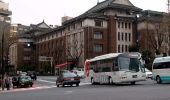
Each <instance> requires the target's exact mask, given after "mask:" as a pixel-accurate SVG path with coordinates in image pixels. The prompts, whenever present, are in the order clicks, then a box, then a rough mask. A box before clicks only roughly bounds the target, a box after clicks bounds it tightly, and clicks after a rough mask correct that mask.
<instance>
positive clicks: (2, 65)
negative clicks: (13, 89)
mask: <svg viewBox="0 0 170 100" xmlns="http://www.w3.org/2000/svg"><path fill="white" fill-rule="evenodd" d="M1 55H2V56H1V67H2V90H4V75H5V67H4V30H3V33H2V46H1Z"/></svg>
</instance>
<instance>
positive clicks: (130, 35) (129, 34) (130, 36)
mask: <svg viewBox="0 0 170 100" xmlns="http://www.w3.org/2000/svg"><path fill="white" fill-rule="evenodd" d="M129 41H131V34H130V33H129Z"/></svg>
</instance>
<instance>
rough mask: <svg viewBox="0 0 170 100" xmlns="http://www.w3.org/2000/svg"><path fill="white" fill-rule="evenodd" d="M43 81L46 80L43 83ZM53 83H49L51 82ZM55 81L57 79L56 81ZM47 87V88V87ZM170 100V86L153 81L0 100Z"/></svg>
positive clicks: (3, 95) (38, 92) (51, 90)
mask: <svg viewBox="0 0 170 100" xmlns="http://www.w3.org/2000/svg"><path fill="white" fill-rule="evenodd" d="M39 80H41V81H39ZM39 80H37V84H39V85H41V86H45V84H47V85H48V86H50V85H53V86H54V84H53V83H52V80H53V78H51V79H50V78H48V77H47V79H46V77H39ZM42 80H46V82H43V81H42ZM50 80H51V83H50V82H49V83H48V82H47V81H50ZM54 80H55V79H54ZM47 85H46V86H47ZM23 99H24V100H170V84H160V85H159V84H156V83H155V82H153V81H152V80H148V81H145V82H139V83H137V84H136V85H129V84H121V85H90V84H86V85H81V86H79V87H59V88H57V87H53V88H48V89H47V88H46V89H36V90H29V91H17V92H8V93H7V92H6V93H0V100H23Z"/></svg>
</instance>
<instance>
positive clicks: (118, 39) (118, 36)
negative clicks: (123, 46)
mask: <svg viewBox="0 0 170 100" xmlns="http://www.w3.org/2000/svg"><path fill="white" fill-rule="evenodd" d="M118 40H119V41H120V32H118Z"/></svg>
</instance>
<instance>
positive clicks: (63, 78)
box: [56, 71, 80, 87]
mask: <svg viewBox="0 0 170 100" xmlns="http://www.w3.org/2000/svg"><path fill="white" fill-rule="evenodd" d="M73 84H76V86H79V84H80V77H78V76H77V75H76V74H75V73H74V72H70V71H64V72H62V73H61V74H60V75H59V77H58V78H57V80H56V85H57V87H59V86H60V85H62V86H65V85H70V86H72V85H73Z"/></svg>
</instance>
